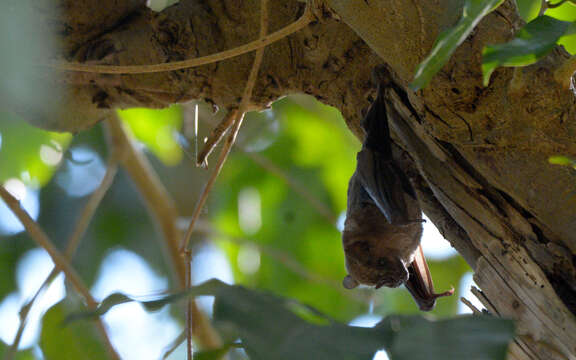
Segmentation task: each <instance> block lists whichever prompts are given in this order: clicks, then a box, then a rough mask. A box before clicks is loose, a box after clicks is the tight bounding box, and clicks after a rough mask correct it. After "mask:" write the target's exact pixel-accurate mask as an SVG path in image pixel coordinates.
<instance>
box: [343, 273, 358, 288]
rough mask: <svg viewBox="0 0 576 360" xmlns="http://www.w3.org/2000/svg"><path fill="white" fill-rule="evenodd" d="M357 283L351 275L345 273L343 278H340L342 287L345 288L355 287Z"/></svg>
mask: <svg viewBox="0 0 576 360" xmlns="http://www.w3.org/2000/svg"><path fill="white" fill-rule="evenodd" d="M358 285H360V284H359V283H358V281H356V280H355V279H354V278H353V277H352V276H350V275H346V276H345V277H344V280H342V286H344V288H346V289H354V288H355V287H357V286H358Z"/></svg>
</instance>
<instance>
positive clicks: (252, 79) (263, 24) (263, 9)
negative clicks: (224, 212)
mask: <svg viewBox="0 0 576 360" xmlns="http://www.w3.org/2000/svg"><path fill="white" fill-rule="evenodd" d="M260 4H261V5H260V37H261V38H263V37H265V35H266V32H267V31H268V10H267V8H268V2H267V0H262V1H261V3H260ZM307 9H308V6H307ZM263 56H264V48H263V47H262V48H259V49H258V50H256V55H255V56H254V63H253V64H252V69H251V70H250V75H249V76H248V81H247V82H246V87H245V88H244V93H243V94H242V101H241V102H240V107H239V109H238V114H237V116H236V120H235V121H234V125H233V126H232V129H231V131H230V134H229V135H228V137H227V138H226V141H225V143H224V145H223V146H222V150H221V151H220V156H219V157H218V162H217V163H216V167H215V168H214V170H213V171H212V174H210V178H209V179H208V182H207V183H206V186H205V187H204V190H203V191H202V194H201V195H200V198H199V200H198V203H197V205H196V208H195V209H194V213H193V214H192V218H191V220H190V225H189V226H188V230H187V231H186V235H185V236H184V238H183V239H182V246H181V247H180V251H181V252H182V253H184V251H185V250H186V249H187V248H188V245H189V243H190V237H191V236H192V232H193V231H194V225H195V224H196V221H198V218H199V217H200V213H201V211H202V209H203V208H204V204H205V203H206V199H207V198H208V194H209V193H210V190H212V187H213V186H214V182H215V181H216V178H217V177H218V174H220V170H222V167H223V166H224V162H225V161H226V159H227V158H228V154H229V153H230V150H231V149H232V145H234V142H235V141H236V136H237V135H238V130H240V126H242V120H243V119H244V112H245V111H246V109H247V107H248V104H249V102H250V98H251V97H252V90H253V89H254V85H255V84H256V78H257V77H258V71H259V70H260V64H261V63H262V58H263Z"/></svg>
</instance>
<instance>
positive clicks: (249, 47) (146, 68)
mask: <svg viewBox="0 0 576 360" xmlns="http://www.w3.org/2000/svg"><path fill="white" fill-rule="evenodd" d="M311 7H312V5H311V4H310V3H307V5H306V9H305V10H304V14H303V15H302V16H301V17H300V18H299V19H298V20H296V21H295V22H293V23H292V24H290V25H288V26H286V27H284V28H282V29H280V30H278V31H276V32H274V33H272V34H270V35H268V36H261V37H260V38H259V39H258V40H255V41H252V42H249V43H248V44H245V45H241V46H238V47H236V48H233V49H230V50H226V51H222V52H219V53H217V54H212V55H207V56H202V57H199V58H194V59H188V60H182V61H174V62H169V63H162V64H152V65H90V64H83V63H67V62H57V63H53V64H52V67H54V68H56V69H59V70H65V71H80V72H90V73H99V74H146V73H157V72H164V71H174V70H180V69H188V68H192V67H197V66H201V65H206V64H211V63H215V62H219V61H222V60H226V59H230V58H233V57H236V56H239V55H242V54H246V53H248V52H251V51H254V50H256V51H259V50H262V49H263V48H264V47H266V46H268V45H270V44H272V43H274V42H276V41H278V40H282V39H284V38H285V37H287V36H289V35H291V34H293V33H295V32H297V31H299V30H301V29H303V28H305V27H306V26H308V24H309V23H310V22H311V21H312V20H313V19H314V16H313V14H312V9H311Z"/></svg>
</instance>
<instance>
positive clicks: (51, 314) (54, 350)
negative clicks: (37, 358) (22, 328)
mask: <svg viewBox="0 0 576 360" xmlns="http://www.w3.org/2000/svg"><path fill="white" fill-rule="evenodd" d="M78 309H79V308H78V306H76V305H72V303H71V300H70V299H69V298H68V299H64V300H62V301H61V302H59V303H58V304H56V305H54V306H53V307H51V308H50V309H49V310H48V311H47V312H46V314H44V317H43V319H42V334H41V335H40V347H41V348H42V352H43V353H44V357H45V359H46V360H78V359H94V360H102V359H108V358H109V354H108V350H107V349H106V347H105V346H104V341H103V339H102V335H101V334H100V333H99V332H98V330H97V328H96V323H94V322H87V321H78V322H73V323H68V324H66V325H65V323H64V319H65V316H66V314H67V313H70V312H71V311H78Z"/></svg>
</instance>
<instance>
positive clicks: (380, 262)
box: [378, 257, 388, 267]
mask: <svg viewBox="0 0 576 360" xmlns="http://www.w3.org/2000/svg"><path fill="white" fill-rule="evenodd" d="M387 265H388V260H386V258H383V257H381V258H380V259H378V266H381V267H386V266H387Z"/></svg>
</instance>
